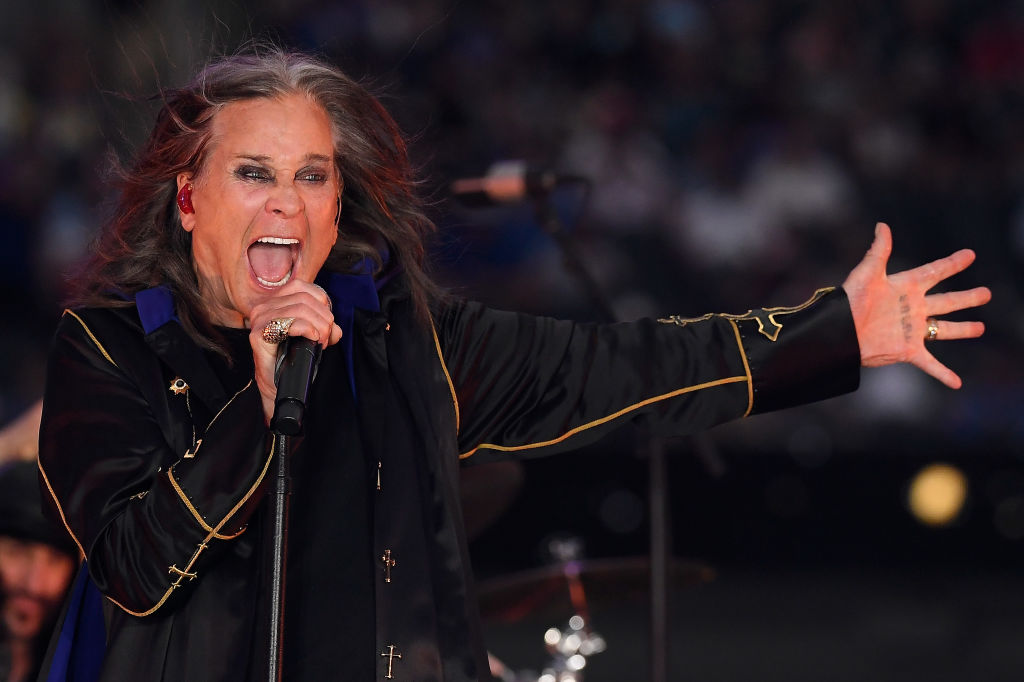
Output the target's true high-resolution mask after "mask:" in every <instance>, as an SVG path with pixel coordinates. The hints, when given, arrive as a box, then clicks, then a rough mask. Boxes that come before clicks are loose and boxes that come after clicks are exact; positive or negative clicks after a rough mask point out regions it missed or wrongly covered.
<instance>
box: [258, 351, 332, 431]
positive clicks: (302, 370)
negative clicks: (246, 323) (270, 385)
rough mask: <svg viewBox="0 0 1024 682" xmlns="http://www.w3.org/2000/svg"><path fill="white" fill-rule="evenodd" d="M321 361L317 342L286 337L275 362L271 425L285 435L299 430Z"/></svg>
mask: <svg viewBox="0 0 1024 682" xmlns="http://www.w3.org/2000/svg"><path fill="white" fill-rule="evenodd" d="M319 364H320V344H319V343H317V342H316V341H313V340H311V339H307V338H306V337H304V336H290V337H288V338H287V339H285V342H284V351H283V352H282V353H281V356H280V357H279V358H278V361H277V372H276V373H275V375H274V381H275V383H276V384H277V400H276V404H275V406H274V416H273V418H271V420H270V428H271V429H272V430H273V431H274V432H276V433H280V434H283V435H285V436H297V435H298V434H300V433H302V418H303V414H304V412H305V410H306V402H307V400H308V399H309V388H310V386H312V385H313V379H314V378H316V369H317V366H318V365H319Z"/></svg>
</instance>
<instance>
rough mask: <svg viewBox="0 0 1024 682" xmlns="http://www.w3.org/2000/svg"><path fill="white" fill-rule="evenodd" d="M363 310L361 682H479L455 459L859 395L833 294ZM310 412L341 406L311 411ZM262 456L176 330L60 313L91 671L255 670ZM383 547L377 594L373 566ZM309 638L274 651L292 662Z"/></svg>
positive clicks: (43, 454)
mask: <svg viewBox="0 0 1024 682" xmlns="http://www.w3.org/2000/svg"><path fill="white" fill-rule="evenodd" d="M380 302H381V311H379V312H367V311H362V310H356V311H355V315H354V325H353V326H354V331H352V332H350V331H348V330H346V334H347V335H348V336H349V340H350V342H351V344H352V350H351V353H352V357H353V358H354V360H353V361H352V362H351V367H352V369H353V377H354V384H355V386H356V388H357V390H356V395H357V396H358V397H357V398H356V400H355V405H356V406H355V412H356V415H357V427H356V428H357V429H358V438H359V439H360V441H361V442H360V445H359V447H360V448H361V449H362V450H363V451H364V452H365V459H366V461H367V462H370V463H373V462H377V463H378V467H379V469H378V471H377V472H374V471H372V464H371V465H370V471H369V472H368V474H370V475H368V476H367V486H368V487H369V486H372V484H373V480H374V479H376V478H377V476H378V475H379V478H380V480H381V481H382V482H383V485H382V486H380V487H381V490H376V489H372V490H371V491H370V492H368V493H367V495H368V499H370V504H371V507H372V508H371V509H370V513H369V515H368V518H367V521H368V522H369V523H370V524H371V525H372V533H371V538H372V540H371V541H372V544H373V548H372V549H373V557H374V560H375V561H376V562H377V563H376V565H375V570H374V573H373V576H374V577H373V578H372V581H373V585H372V591H373V608H374V609H375V610H376V615H375V618H374V620H375V627H376V630H377V632H376V635H375V643H376V650H374V651H367V652H366V656H367V668H368V669H369V668H370V667H372V666H376V670H377V678H378V679H379V678H383V677H384V674H385V672H386V670H387V663H388V661H389V659H388V658H386V657H385V656H383V655H382V653H385V652H387V651H388V650H389V649H388V647H389V646H390V645H394V646H395V649H394V651H395V652H402V653H403V658H402V659H397V657H396V659H395V660H394V661H393V664H394V670H393V673H394V676H395V679H405V680H428V679H442V680H449V681H456V680H473V679H480V678H485V679H486V678H488V677H489V674H488V673H487V667H486V660H485V654H484V649H483V645H482V642H481V637H480V630H479V623H478V617H477V613H476V608H477V607H476V603H475V596H474V591H473V585H472V577H471V570H470V565H469V560H468V556H467V551H466V539H465V535H464V532H463V530H462V518H461V509H460V504H459V495H458V468H459V466H460V465H461V464H464V463H466V462H473V461H481V460H485V459H487V460H489V459H494V458H500V457H507V456H510V455H511V456H518V455H526V454H529V455H533V454H549V453H553V452H557V451H562V450H567V449H570V448H573V447H578V446H580V445H582V444H584V443H588V442H591V441H593V440H594V439H596V438H598V437H600V436H601V435H602V434H604V433H607V432H608V431H609V430H610V429H612V428H614V427H616V426H618V425H620V424H622V423H623V422H625V421H627V420H632V421H639V422H642V423H643V424H644V425H646V426H647V427H649V428H650V429H651V430H653V431H655V432H658V433H664V434H685V433H688V432H693V431H697V430H700V429H704V428H707V427H710V426H712V425H714V424H717V423H720V422H724V421H727V420H730V419H734V418H738V417H742V416H745V415H749V414H753V413H757V412H764V411H767V410H772V409H778V408H782V407H786V406H789V405H795V404H800V403H805V402H810V401H813V400H818V399H822V398H826V397H830V396H832V395H837V394H839V393H842V392H845V391H849V390H853V389H854V388H856V385H857V381H858V377H859V364H860V363H859V352H858V346H857V340H856V334H855V331H854V327H853V321H852V317H851V315H850V310H849V305H848V303H847V301H846V297H845V294H844V293H843V292H842V290H841V289H830V290H822V291H819V292H817V293H816V294H815V296H814V297H813V298H812V299H811V300H809V301H808V302H806V303H804V304H803V305H801V306H797V307H794V308H774V309H766V310H757V311H753V312H750V313H747V314H744V315H707V316H704V317H701V318H696V319H684V318H680V317H670V318H665V319H661V320H642V321H638V322H632V323H624V324H615V325H591V324H575V323H571V322H565V321H556V320H551V319H546V318H537V317H531V316H527V315H521V314H515V313H507V312H500V311H495V310H491V309H488V308H486V307H484V306H482V305H479V304H477V303H472V302H465V301H461V300H456V301H451V302H447V303H444V304H440V305H438V306H437V309H436V310H435V312H434V314H433V317H432V321H431V324H429V325H427V324H424V323H422V322H420V321H418V320H417V319H416V318H415V316H414V314H413V310H412V306H411V303H410V301H409V299H408V297H407V296H406V295H405V294H404V293H403V289H402V285H401V283H400V282H396V283H392V284H391V285H389V286H388V288H387V289H385V291H384V292H383V293H382V295H381V301H380ZM340 352H341V351H340V350H338V347H332V348H331V349H328V351H326V352H325V359H326V358H327V357H328V355H327V354H328V353H340ZM339 376H341V375H339ZM176 379H182V380H183V381H184V382H185V383H186V384H187V385H188V391H189V394H188V397H189V402H188V404H187V405H186V401H185V400H183V399H182V397H181V395H180V394H176V393H175V392H174V391H172V390H170V388H171V384H172V382H173V381H174V380H176ZM317 381H318V385H319V386H320V387H321V389H320V390H321V391H343V392H344V391H347V390H348V389H347V387H345V386H341V385H335V384H337V383H340V382H341V381H342V379H340V378H338V377H334V378H332V377H331V376H330V375H328V376H327V377H323V376H321V377H320V378H318V380H317ZM332 382H333V383H332ZM179 387H180V385H179ZM325 395H329V394H325ZM338 395H341V394H338ZM310 409H311V410H319V411H321V412H323V411H327V410H332V409H338V406H337V405H336V404H333V403H332V400H330V399H322V401H321V404H320V406H319V407H318V406H317V404H316V403H312V406H311V408H310ZM194 427H195V429H196V432H195V434H193V428H194ZM338 428H339V429H340V428H341V427H340V426H339V427H338ZM271 443H272V441H271V439H270V438H269V437H268V434H267V430H266V428H265V427H264V426H263V422H262V412H261V408H260V397H259V394H258V391H257V390H256V387H255V382H250V383H249V384H248V385H246V386H245V387H244V388H242V390H240V391H238V392H237V393H234V392H228V391H226V390H225V389H224V387H223V386H222V385H221V383H220V382H219V381H218V379H217V376H216V374H215V373H214V372H212V371H211V370H210V368H209V363H208V362H206V361H205V360H204V356H203V353H202V352H200V351H199V349H198V348H197V347H196V346H195V345H194V344H193V343H192V342H191V340H190V339H189V338H188V337H187V336H186V335H185V334H184V332H183V331H182V329H181V327H180V325H179V324H178V323H177V322H175V321H174V320H173V319H171V320H168V321H167V322H166V323H165V324H161V325H160V326H159V327H158V328H156V329H151V330H150V331H149V333H146V331H145V330H144V328H143V326H142V323H140V318H139V313H138V312H137V311H136V308H134V307H129V308H121V309H83V310H74V311H68V312H67V313H66V314H65V315H64V317H63V318H62V320H61V323H60V326H59V329H58V331H57V334H56V338H55V341H54V345H53V349H52V353H51V358H50V366H49V375H48V380H47V389H46V397H45V404H44V414H43V429H42V438H41V443H40V469H41V472H42V479H43V485H44V486H45V487H46V488H47V489H48V491H49V493H50V495H51V497H52V500H53V505H52V512H53V515H54V517H55V518H58V519H59V520H60V521H62V522H63V523H64V524H65V525H66V526H67V528H68V530H69V532H70V533H71V534H72V535H73V537H74V538H75V541H76V542H77V543H78V544H79V546H80V547H81V549H82V550H83V552H84V553H85V555H86V557H87V559H88V565H89V570H90V573H91V578H92V580H93V582H94V583H95V584H96V586H97V587H98V588H99V589H100V590H101V591H102V593H103V594H104V595H106V597H107V598H108V603H107V605H106V609H105V617H106V624H107V637H108V647H107V651H108V654H107V659H106V663H105V667H104V675H103V677H104V679H110V680H126V679H145V680H231V679H244V678H246V677H249V676H251V677H252V678H254V679H258V678H259V677H261V676H262V673H260V672H259V671H260V669H261V668H260V666H261V665H262V661H261V658H262V656H263V655H264V653H263V652H264V650H265V647H264V646H263V639H262V638H263V636H264V635H263V634H262V633H263V630H264V628H263V624H264V621H263V620H262V619H261V614H262V609H264V607H265V604H264V601H265V600H264V599H263V598H262V594H263V587H264V583H263V575H265V571H264V570H263V568H262V566H263V565H262V563H261V562H260V561H259V560H258V557H260V556H262V555H263V554H264V553H265V549H264V548H265V546H266V540H265V539H264V537H265V534H264V532H263V531H262V529H261V528H262V526H261V525H260V524H259V523H257V519H258V518H259V516H260V514H259V513H258V510H259V508H260V507H261V501H262V500H263V498H264V496H265V493H266V487H267V481H268V478H269V476H268V470H269V469H270V467H271V466H272V460H273V459H274V453H273V448H272V447H271ZM197 444H198V445H197ZM307 445H308V443H304V444H302V445H300V448H302V447H305V446H307ZM299 456H301V450H300V455H299ZM324 522H325V524H330V523H332V522H333V521H332V520H331V519H325V521H324ZM389 549H390V550H391V551H392V552H393V554H392V555H391V556H393V557H394V558H395V559H397V561H396V563H395V564H394V566H393V568H394V571H395V575H396V578H395V580H393V581H392V582H390V583H389V582H386V580H385V571H384V570H383V567H382V566H381V565H380V559H382V558H383V557H384V553H385V552H386V551H387V550H389ZM403 568H404V569H405V572H404V573H400V571H402V569H403ZM397 576H401V579H399V578H398V577H397ZM335 587H337V586H335ZM345 589H370V585H366V586H341V593H342V594H344V590H345ZM335 592H338V590H334V591H333V592H331V593H335ZM325 594H326V592H325ZM424 605H428V608H427V611H429V613H425V612H424V610H423V609H424ZM332 608H339V609H343V608H344V604H343V603H339V604H337V605H336V606H332ZM323 627H325V628H329V627H330V624H329V623H325V624H323ZM338 636H339V637H342V636H344V633H338ZM289 638H291V641H289ZM303 644H304V642H303V639H302V637H301V636H299V637H293V636H292V635H286V649H289V648H294V647H298V648H301V647H302V646H303ZM293 650H294V649H293ZM371 659H372V660H371ZM285 672H286V679H287V677H288V670H287V668H286V671H285Z"/></svg>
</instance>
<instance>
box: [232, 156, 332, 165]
mask: <svg viewBox="0 0 1024 682" xmlns="http://www.w3.org/2000/svg"><path fill="white" fill-rule="evenodd" d="M235 158H236V159H248V160H249V161H256V162H257V163H267V162H268V161H271V158H270V157H269V156H267V155H266V154H239V155H237V156H236V157H235ZM302 160H303V162H305V163H311V162H314V161H318V162H320V163H330V161H331V157H329V156H325V155H323V154H306V155H305V156H304V157H302Z"/></svg>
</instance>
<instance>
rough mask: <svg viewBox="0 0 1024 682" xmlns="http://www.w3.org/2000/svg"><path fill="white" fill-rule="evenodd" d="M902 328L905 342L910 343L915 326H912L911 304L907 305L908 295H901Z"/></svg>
mask: <svg viewBox="0 0 1024 682" xmlns="http://www.w3.org/2000/svg"><path fill="white" fill-rule="evenodd" d="M900 313H901V317H900V326H901V327H903V340H904V341H906V342H907V343H910V339H911V336H912V334H913V331H914V330H913V326H912V325H911V324H910V304H909V303H907V295H906V294H901V295H900Z"/></svg>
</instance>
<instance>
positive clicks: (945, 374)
mask: <svg viewBox="0 0 1024 682" xmlns="http://www.w3.org/2000/svg"><path fill="white" fill-rule="evenodd" d="M913 364H914V366H915V367H917V368H919V369H920V370H921V371H923V372H924V373H926V374H930V375H931V376H933V377H935V378H936V379H938V380H939V381H941V382H942V383H944V384H945V385H946V386H949V387H950V388H954V389H956V388H960V386H962V385H963V381H961V380H960V377H959V376H957V374H956V372H954V371H953V370H951V369H950V368H949V367H946V366H945V365H944V364H942V363H941V362H939V361H938V360H936V359H935V356H934V355H932V354H931V353H929V352H927V351H925V352H924V353H923V354H922V355H920V356H919V357H918V358H916V359H915V360H914V361H913Z"/></svg>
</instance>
